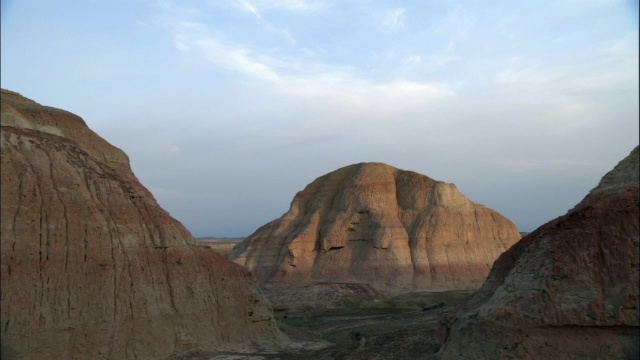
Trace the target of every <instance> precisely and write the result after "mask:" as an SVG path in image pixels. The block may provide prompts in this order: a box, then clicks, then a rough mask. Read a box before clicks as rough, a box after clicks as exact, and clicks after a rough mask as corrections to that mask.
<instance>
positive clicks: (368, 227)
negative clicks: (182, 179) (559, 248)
mask: <svg viewBox="0 0 640 360" xmlns="http://www.w3.org/2000/svg"><path fill="white" fill-rule="evenodd" d="M519 239H520V234H519V233H518V229H517V228H516V226H515V225H514V224H513V223H511V222H510V221H509V220H507V219H506V218H505V217H503V216H502V215H500V214H499V213H497V212H496V211H493V210H491V209H488V208H486V207H485V206H483V205H481V204H478V203H474V202H472V201H470V200H469V199H467V198H466V197H465V196H464V195H462V194H461V193H460V192H459V191H458V189H457V188H456V186H455V185H453V184H447V183H444V182H441V181H435V180H433V179H431V178H429V177H427V176H424V175H420V174H417V173H414V172H411V171H404V170H400V169H396V168H394V167H391V166H388V165H385V164H381V163H361V164H356V165H351V166H347V167H344V168H341V169H338V170H336V171H334V172H331V173H329V174H327V175H324V176H322V177H320V178H318V179H316V180H315V181H313V182H312V183H311V184H309V185H308V186H307V187H306V188H305V189H304V190H303V191H301V192H299V193H298V194H297V195H296V196H295V198H294V199H293V201H292V203H291V207H290V209H289V211H288V212H287V213H285V214H284V215H283V216H282V217H280V218H279V219H277V220H274V221H272V222H270V223H268V224H266V225H264V226H262V227H261V228H260V229H258V230H257V231H256V232H255V233H254V234H252V235H251V236H249V237H248V238H247V239H245V240H244V241H243V242H242V243H240V244H239V245H238V246H237V247H236V248H235V249H234V250H233V251H232V253H231V255H230V258H231V259H232V260H234V261H235V262H237V263H239V264H241V265H244V266H246V267H247V268H248V269H250V270H251V272H252V273H253V274H254V275H255V276H256V278H257V279H258V281H259V282H260V283H261V284H263V285H264V286H266V287H268V288H272V289H277V288H286V287H295V286H307V285H309V284H315V283H323V282H331V283H338V282H355V283H365V284H369V285H372V286H374V287H375V288H377V289H380V290H393V291H396V290H412V289H431V290H446V289H470V288H477V287H479V286H480V285H481V284H482V282H483V281H484V279H485V277H486V276H487V274H488V273H489V269H490V267H491V264H492V263H493V261H494V260H495V259H496V258H497V257H498V255H500V254H501V253H502V252H503V251H505V250H506V249H508V248H509V247H510V246H511V245H512V244H513V243H515V242H516V241H517V240H519Z"/></svg>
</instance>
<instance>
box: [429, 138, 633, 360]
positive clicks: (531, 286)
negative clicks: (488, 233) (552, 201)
mask: <svg viewBox="0 0 640 360" xmlns="http://www.w3.org/2000/svg"><path fill="white" fill-rule="evenodd" d="M638 164H639V160H638V148H637V147H636V148H635V149H634V150H633V151H632V152H631V154H630V155H629V156H628V157H627V158H625V159H624V160H622V161H621V162H620V163H619V164H618V165H617V166H616V167H615V168H614V169H613V170H612V171H611V172H609V173H608V174H607V175H605V177H603V179H602V181H601V182H600V184H599V185H598V186H597V187H596V188H595V189H593V190H592V191H591V192H590V193H589V194H588V195H587V196H586V197H585V198H584V200H582V202H580V203H579V204H578V205H577V206H576V207H574V208H573V209H572V210H570V211H569V212H568V213H567V214H566V215H564V216H561V217H559V218H557V219H555V220H553V221H551V222H549V223H547V224H545V225H543V226H541V227H540V228H538V229H537V230H536V231H534V232H532V233H531V234H529V235H527V236H526V237H524V238H523V239H522V240H520V241H519V242H518V243H517V244H516V245H514V246H513V247H511V249H509V250H508V251H507V252H505V253H504V254H502V255H501V256H500V257H499V258H498V260H496V262H495V264H494V265H493V268H492V271H491V273H490V275H489V277H488V278H487V281H486V282H485V284H484V285H483V286H482V288H481V289H480V290H479V291H478V293H477V294H476V295H475V296H474V298H473V299H472V300H471V301H470V302H469V303H468V304H467V305H466V306H465V307H464V308H463V309H461V310H460V311H459V313H458V314H457V315H455V316H452V317H448V318H447V317H444V318H442V319H441V322H442V326H441V331H442V333H441V335H442V340H443V341H444V345H443V347H442V349H441V355H442V358H443V359H476V358H486V359H505V358H518V359H637V358H638V340H639V338H638V334H639V333H638V331H639V330H640V328H639V326H640V323H639V312H638V311H639V307H638V305H639V304H638V301H639V298H638V294H639V289H638V287H639V285H638V281H639V278H638V273H639V271H640V259H639V257H640V256H639V247H638V245H639V228H638V222H639V216H640V214H639V201H640V197H639V195H638V182H639V176H638V173H639V171H638Z"/></svg>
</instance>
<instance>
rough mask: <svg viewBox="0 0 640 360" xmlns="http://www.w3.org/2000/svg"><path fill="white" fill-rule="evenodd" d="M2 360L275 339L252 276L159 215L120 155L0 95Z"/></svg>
mask: <svg viewBox="0 0 640 360" xmlns="http://www.w3.org/2000/svg"><path fill="white" fill-rule="evenodd" d="M1 99H2V135H1V137H2V143H1V144H2V153H1V155H2V175H1V176H2V187H1V189H2V201H1V210H2V211H1V215H2V216H1V231H2V232H1V240H2V242H1V246H2V252H1V257H2V259H1V265H2V272H1V280H2V281H1V289H2V293H1V300H2V301H1V309H2V312H1V315H2V346H3V354H2V356H3V358H4V357H5V356H6V357H7V358H30V359H79V358H82V359H160V358H166V357H167V356H168V355H170V354H171V353H173V352H174V351H183V350H189V349H205V350H211V349H219V348H221V347H224V346H230V345H242V344H248V343H251V342H258V341H274V340H276V338H277V336H278V335H277V334H278V331H277V329H276V328H275V323H274V321H273V320H272V316H271V311H270V307H269V305H268V304H267V303H266V302H265V299H264V298H263V297H262V296H261V295H260V294H259V292H258V291H257V290H256V287H255V284H254V281H253V279H252V277H251V275H250V274H249V272H248V271H246V270H245V269H243V268H242V267H241V266H238V265H236V264H234V263H232V262H230V261H228V260H227V259H225V258H224V257H222V256H220V255H218V254H216V253H215V252H214V251H213V250H211V249H208V248H206V247H202V246H197V245H196V242H195V240H194V239H193V237H192V236H191V234H190V233H189V232H188V231H187V230H186V229H185V228H184V227H183V226H182V224H180V223H179V222H178V221H177V220H175V219H173V218H172V217H171V216H169V214H168V213H167V212H166V211H164V210H163V209H161V208H160V206H159V205H158V204H157V202H156V200H155V199H154V197H153V195H152V194H151V193H150V192H149V191H148V190H147V189H146V188H145V187H144V186H143V185H142V184H140V182H139V181H138V179H137V178H136V177H135V176H134V174H133V173H132V171H131V168H130V166H129V160H128V158H127V156H126V155H125V153H124V152H122V151H121V150H119V149H117V148H115V147H113V146H112V145H110V144H109V143H107V142H106V141H105V140H104V139H102V138H100V137H99V136H98V135H96V134H95V133H94V132H93V131H91V130H90V129H89V128H88V127H87V126H86V124H85V123H84V121H83V120H82V119H81V118H79V117H78V116H76V115H73V114H71V113H69V112H66V111H63V110H59V109H55V108H50V107H46V106H41V105H39V104H37V103H35V102H34V101H31V100H29V99H26V98H24V97H22V96H20V95H19V94H17V93H14V92H11V91H7V90H2V98H1Z"/></svg>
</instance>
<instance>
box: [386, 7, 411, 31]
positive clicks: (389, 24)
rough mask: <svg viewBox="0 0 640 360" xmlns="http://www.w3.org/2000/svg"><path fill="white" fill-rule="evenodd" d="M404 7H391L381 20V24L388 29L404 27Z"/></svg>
mask: <svg viewBox="0 0 640 360" xmlns="http://www.w3.org/2000/svg"><path fill="white" fill-rule="evenodd" d="M406 11H407V10H406V9H401V8H399V9H393V10H389V11H387V12H386V14H385V16H384V19H383V21H382V26H383V27H384V28H386V29H389V30H396V29H402V28H404V27H405V22H404V21H405V16H404V14H405V12H406Z"/></svg>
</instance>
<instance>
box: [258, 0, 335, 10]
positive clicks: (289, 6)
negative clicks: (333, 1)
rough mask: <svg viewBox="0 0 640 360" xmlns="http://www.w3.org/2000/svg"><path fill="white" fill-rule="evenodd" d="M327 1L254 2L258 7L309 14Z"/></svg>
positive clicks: (272, 0) (286, 0)
mask: <svg viewBox="0 0 640 360" xmlns="http://www.w3.org/2000/svg"><path fill="white" fill-rule="evenodd" d="M326 2H327V1H308V0H259V1H256V3H257V4H259V6H260V7H264V8H279V9H284V10H288V11H295V12H309V11H314V10H317V9H320V8H321V7H323V6H324V5H325V3H326Z"/></svg>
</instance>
